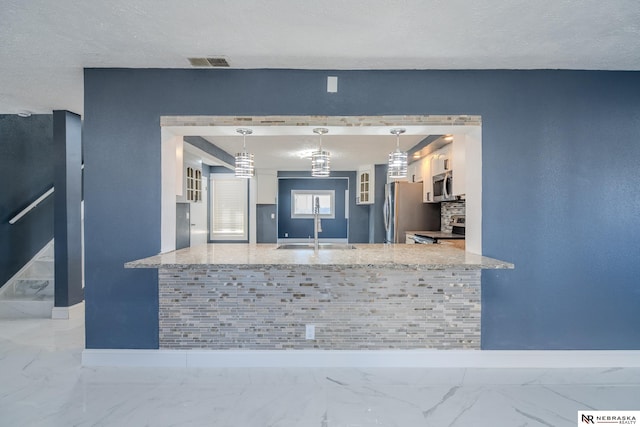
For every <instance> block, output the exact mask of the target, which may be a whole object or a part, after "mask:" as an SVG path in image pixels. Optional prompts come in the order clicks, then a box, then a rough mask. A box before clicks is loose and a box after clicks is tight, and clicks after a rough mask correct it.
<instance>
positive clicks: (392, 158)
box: [388, 128, 407, 178]
mask: <svg viewBox="0 0 640 427" xmlns="http://www.w3.org/2000/svg"><path fill="white" fill-rule="evenodd" d="M391 133H392V134H393V135H395V136H396V149H395V150H394V151H392V152H391V153H389V171H388V175H389V178H406V177H407V152H406V151H400V135H401V134H403V133H405V129H403V128H395V129H391Z"/></svg>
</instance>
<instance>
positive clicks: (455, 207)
mask: <svg viewBox="0 0 640 427" xmlns="http://www.w3.org/2000/svg"><path fill="white" fill-rule="evenodd" d="M465 211H466V206H465V201H464V200H462V201H459V202H442V203H441V204H440V218H441V222H440V224H441V225H440V231H444V232H446V233H451V228H452V227H451V217H452V216H453V215H465Z"/></svg>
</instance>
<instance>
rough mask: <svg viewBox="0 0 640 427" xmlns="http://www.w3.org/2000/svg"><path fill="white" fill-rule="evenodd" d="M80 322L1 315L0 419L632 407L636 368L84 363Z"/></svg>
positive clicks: (556, 421) (560, 420) (517, 420)
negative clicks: (92, 365)
mask: <svg viewBox="0 0 640 427" xmlns="http://www.w3.org/2000/svg"><path fill="white" fill-rule="evenodd" d="M83 346H84V323H83V321H82V320H80V319H76V320H74V319H72V320H49V319H37V320H34V319H29V320H0V426H65V427H66V426H242V427H253V426H274V427H275V426H278V427H280V426H282V427H284V426H295V427H306V426H313V427H338V426H340V427H356V426H402V427H412V426H434V427H441V426H492V427H500V426H508V427H511V426H576V425H577V411H578V410H581V409H582V410H584V409H602V410H604V409H610V410H638V409H640V369H635V368H634V369H630V368H624V369H622V368H616V367H611V368H610V369H413V368H412V369H409V368H407V369H274V368H271V369H257V368H255V369H161V368H106V367H101V368H88V367H81V366H80V355H81V352H82V348H83Z"/></svg>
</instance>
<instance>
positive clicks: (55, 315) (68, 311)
mask: <svg viewBox="0 0 640 427" xmlns="http://www.w3.org/2000/svg"><path fill="white" fill-rule="evenodd" d="M83 313H84V301H81V302H79V303H78V304H75V305H72V306H70V307H53V308H52V309H51V318H52V319H54V320H69V319H75V318H77V317H79V316H82V314H83Z"/></svg>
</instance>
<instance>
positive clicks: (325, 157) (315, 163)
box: [311, 128, 331, 177]
mask: <svg viewBox="0 0 640 427" xmlns="http://www.w3.org/2000/svg"><path fill="white" fill-rule="evenodd" d="M313 132H314V133H316V134H318V136H320V146H319V148H318V149H317V150H316V151H314V152H313V153H312V154H311V176H317V177H327V176H329V173H330V166H329V163H330V161H331V153H329V152H328V151H324V150H323V149H322V135H324V134H325V133H327V132H329V129H327V128H315V129H314V130H313Z"/></svg>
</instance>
